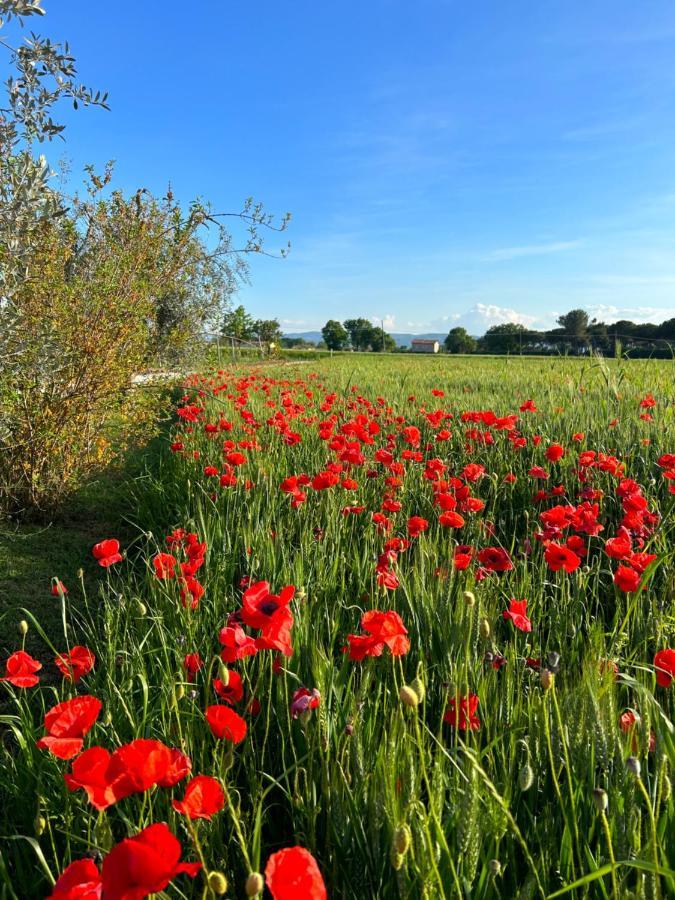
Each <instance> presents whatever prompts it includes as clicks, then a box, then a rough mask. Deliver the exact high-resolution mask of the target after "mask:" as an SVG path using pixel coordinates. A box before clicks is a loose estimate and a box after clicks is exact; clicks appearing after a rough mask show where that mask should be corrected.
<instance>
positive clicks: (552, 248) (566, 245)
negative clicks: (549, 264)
mask: <svg viewBox="0 0 675 900" xmlns="http://www.w3.org/2000/svg"><path fill="white" fill-rule="evenodd" d="M580 246H581V241H551V242H549V243H547V244H526V245H524V246H522V247H500V248H498V249H497V250H492V251H491V252H490V253H488V254H486V255H485V256H483V257H482V259H483V260H484V261H485V262H506V261H508V260H510V259H521V258H522V257H524V256H546V255H548V254H549V253H564V252H565V251H566V250H574V249H575V248H577V247H580Z"/></svg>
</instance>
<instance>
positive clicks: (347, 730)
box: [345, 722, 354, 737]
mask: <svg viewBox="0 0 675 900" xmlns="http://www.w3.org/2000/svg"><path fill="white" fill-rule="evenodd" d="M345 734H346V735H347V737H351V736H352V735H353V734H354V726H353V725H352V723H351V722H347V724H346V725H345Z"/></svg>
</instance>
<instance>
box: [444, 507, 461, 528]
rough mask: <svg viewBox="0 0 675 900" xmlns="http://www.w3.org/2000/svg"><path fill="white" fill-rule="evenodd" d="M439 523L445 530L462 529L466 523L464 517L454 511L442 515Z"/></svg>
mask: <svg viewBox="0 0 675 900" xmlns="http://www.w3.org/2000/svg"><path fill="white" fill-rule="evenodd" d="M438 521H439V524H441V525H442V526H443V527H444V528H461V527H462V525H464V523H465V520H464V517H463V516H460V514H459V513H458V512H453V511H452V510H448V512H444V513H441V514H440V516H439V517H438Z"/></svg>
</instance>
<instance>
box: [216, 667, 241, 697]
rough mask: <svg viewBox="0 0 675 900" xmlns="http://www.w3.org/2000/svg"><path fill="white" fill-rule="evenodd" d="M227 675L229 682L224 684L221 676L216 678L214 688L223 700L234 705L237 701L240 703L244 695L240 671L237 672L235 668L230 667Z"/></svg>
mask: <svg viewBox="0 0 675 900" xmlns="http://www.w3.org/2000/svg"><path fill="white" fill-rule="evenodd" d="M227 675H228V681H227V684H224V683H223V681H222V680H221V679H220V678H214V679H213V689H214V691H215V692H216V694H218V696H219V697H220V699H221V700H224V701H225V702H226V703H229V704H230V706H233V705H234V704H235V703H239V701H240V700H241V699H242V697H243V696H244V685H243V684H242V681H241V675H240V674H239V672H235V671H234V669H228V672H227Z"/></svg>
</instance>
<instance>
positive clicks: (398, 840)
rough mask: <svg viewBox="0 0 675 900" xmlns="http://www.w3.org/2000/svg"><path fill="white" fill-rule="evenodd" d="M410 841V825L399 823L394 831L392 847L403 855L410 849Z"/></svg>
mask: <svg viewBox="0 0 675 900" xmlns="http://www.w3.org/2000/svg"><path fill="white" fill-rule="evenodd" d="M411 843H412V833H411V831H410V827H409V826H408V825H399V827H398V828H397V829H396V831H395V832H394V849H395V850H396V852H397V853H400V854H401V856H405V854H406V853H407V852H408V850H409V849H410V844H411Z"/></svg>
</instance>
